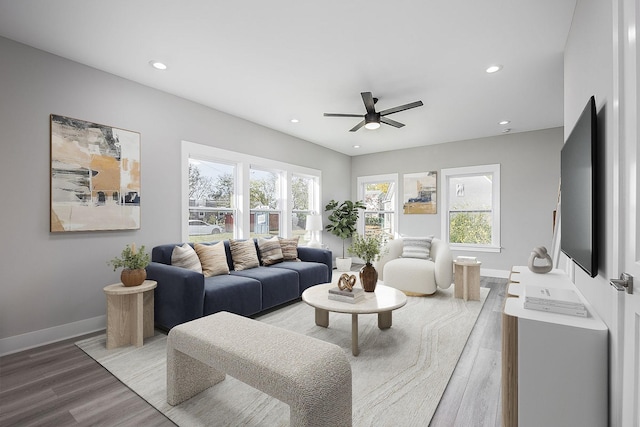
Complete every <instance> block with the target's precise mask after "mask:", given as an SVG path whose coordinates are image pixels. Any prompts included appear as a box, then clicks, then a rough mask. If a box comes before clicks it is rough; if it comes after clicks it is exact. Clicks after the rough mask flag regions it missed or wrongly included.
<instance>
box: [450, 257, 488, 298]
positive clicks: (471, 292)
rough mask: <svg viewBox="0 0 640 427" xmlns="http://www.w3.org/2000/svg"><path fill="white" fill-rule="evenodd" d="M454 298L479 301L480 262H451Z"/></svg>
mask: <svg viewBox="0 0 640 427" xmlns="http://www.w3.org/2000/svg"><path fill="white" fill-rule="evenodd" d="M453 265H454V269H455V270H454V281H453V282H454V285H455V290H454V296H455V297H456V298H463V299H464V300H465V301H467V300H472V301H479V300H480V266H481V265H482V263H481V262H464V261H453Z"/></svg>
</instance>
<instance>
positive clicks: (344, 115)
mask: <svg viewBox="0 0 640 427" xmlns="http://www.w3.org/2000/svg"><path fill="white" fill-rule="evenodd" d="M324 116H325V117H362V114H342V113H324Z"/></svg>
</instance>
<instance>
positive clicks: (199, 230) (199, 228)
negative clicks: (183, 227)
mask: <svg viewBox="0 0 640 427" xmlns="http://www.w3.org/2000/svg"><path fill="white" fill-rule="evenodd" d="M221 232H222V227H220V226H219V225H216V224H209V223H207V222H204V221H201V220H199V219H191V220H189V235H190V236H197V235H200V234H219V233H221Z"/></svg>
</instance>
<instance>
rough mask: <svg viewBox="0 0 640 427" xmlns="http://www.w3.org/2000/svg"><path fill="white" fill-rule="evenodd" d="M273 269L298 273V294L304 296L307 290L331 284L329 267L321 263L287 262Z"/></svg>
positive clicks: (274, 266)
mask: <svg viewBox="0 0 640 427" xmlns="http://www.w3.org/2000/svg"><path fill="white" fill-rule="evenodd" d="M271 268H283V269H288V270H293V271H295V272H296V273H298V278H299V281H300V282H299V288H298V292H299V293H300V295H302V292H304V290H305V289H307V288H310V287H311V286H314V285H318V284H321V283H329V282H331V277H330V276H329V272H330V271H329V267H327V265H326V264H322V263H319V262H306V261H299V262H296V261H285V262H281V263H279V264H275V265H273V266H271Z"/></svg>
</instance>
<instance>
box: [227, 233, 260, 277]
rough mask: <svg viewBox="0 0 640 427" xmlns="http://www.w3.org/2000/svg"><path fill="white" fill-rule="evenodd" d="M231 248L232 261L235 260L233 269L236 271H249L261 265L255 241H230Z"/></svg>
mask: <svg viewBox="0 0 640 427" xmlns="http://www.w3.org/2000/svg"><path fill="white" fill-rule="evenodd" d="M229 246H230V247H231V259H232V260H233V269H234V270H236V271H241V270H248V269H250V268H255V267H258V266H259V265H260V262H259V261H258V254H257V253H256V245H255V243H253V239H249V240H233V239H230V240H229Z"/></svg>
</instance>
